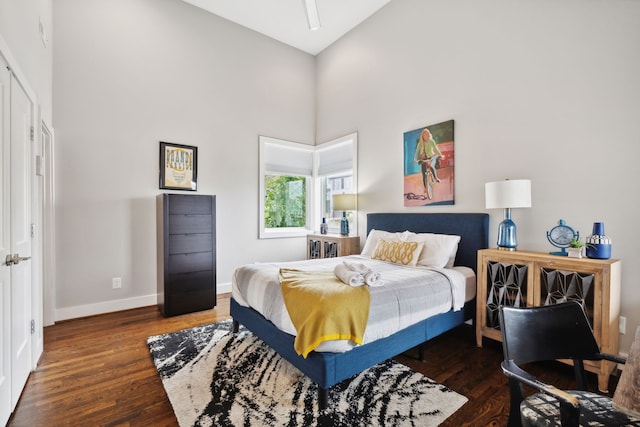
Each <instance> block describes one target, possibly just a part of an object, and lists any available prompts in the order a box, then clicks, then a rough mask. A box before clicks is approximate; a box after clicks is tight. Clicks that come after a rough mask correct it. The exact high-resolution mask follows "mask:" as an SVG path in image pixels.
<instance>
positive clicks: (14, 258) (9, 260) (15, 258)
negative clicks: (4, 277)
mask: <svg viewBox="0 0 640 427" xmlns="http://www.w3.org/2000/svg"><path fill="white" fill-rule="evenodd" d="M30 259H31V257H30V256H25V257H21V256H20V255H19V254H13V255H11V254H9V255H7V257H6V258H5V260H4V262H5V264H6V265H15V264H19V263H20V261H27V260H30Z"/></svg>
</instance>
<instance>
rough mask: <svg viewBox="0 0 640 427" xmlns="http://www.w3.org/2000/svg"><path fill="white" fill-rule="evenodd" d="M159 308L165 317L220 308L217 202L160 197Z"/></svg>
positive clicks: (182, 196)
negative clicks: (217, 296) (218, 297)
mask: <svg viewBox="0 0 640 427" xmlns="http://www.w3.org/2000/svg"><path fill="white" fill-rule="evenodd" d="M156 217H157V218H156V224H157V238H158V242H157V245H158V307H159V308H160V311H161V312H162V314H163V315H164V316H167V317H168V316H176V315H179V314H185V313H191V312H194V311H200V310H207V309H210V308H213V307H215V305H216V198H215V196H210V195H200V194H198V195H196V194H167V193H165V194H159V195H158V196H157V198H156Z"/></svg>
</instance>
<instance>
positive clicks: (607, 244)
mask: <svg viewBox="0 0 640 427" xmlns="http://www.w3.org/2000/svg"><path fill="white" fill-rule="evenodd" d="M586 243H587V257H589V258H595V259H609V258H611V239H609V238H608V237H607V236H605V234H604V222H594V223H593V234H591V235H590V236H588V237H587V239H586Z"/></svg>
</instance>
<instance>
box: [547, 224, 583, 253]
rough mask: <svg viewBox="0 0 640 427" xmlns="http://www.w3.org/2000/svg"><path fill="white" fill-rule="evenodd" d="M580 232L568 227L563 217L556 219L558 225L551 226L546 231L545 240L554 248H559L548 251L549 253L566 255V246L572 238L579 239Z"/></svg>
mask: <svg viewBox="0 0 640 427" xmlns="http://www.w3.org/2000/svg"><path fill="white" fill-rule="evenodd" d="M579 238H580V232H578V231H575V230H574V229H573V228H571V227H569V226H568V225H567V224H566V223H565V222H564V220H563V219H561V220H560V221H558V225H556V226H555V227H553V228H551V230H549V231H547V240H549V243H551V244H552V245H553V246H555V247H556V248H559V249H560V250H559V251H556V252H549V253H550V254H551V255H560V256H567V255H568V253H567V248H568V247H569V246H570V244H571V241H572V240H573V239H576V240H577V239H579Z"/></svg>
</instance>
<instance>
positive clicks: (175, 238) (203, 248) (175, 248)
mask: <svg viewBox="0 0 640 427" xmlns="http://www.w3.org/2000/svg"><path fill="white" fill-rule="evenodd" d="M168 249H169V255H175V254H190V253H195V252H212V251H213V236H212V235H211V233H207V234H170V235H169V248H168Z"/></svg>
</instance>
